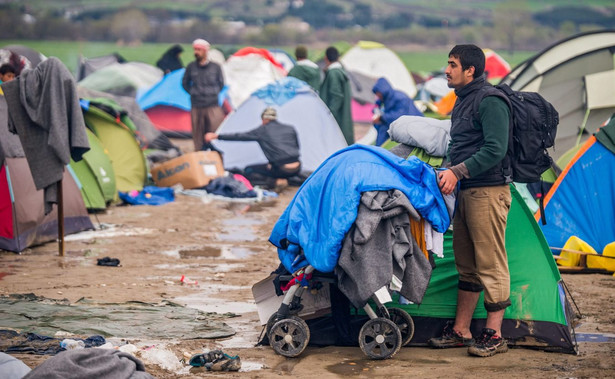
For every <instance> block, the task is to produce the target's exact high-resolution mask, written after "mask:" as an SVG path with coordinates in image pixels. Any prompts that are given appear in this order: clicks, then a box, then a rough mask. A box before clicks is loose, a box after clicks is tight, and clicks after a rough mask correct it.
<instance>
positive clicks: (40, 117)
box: [2, 57, 90, 214]
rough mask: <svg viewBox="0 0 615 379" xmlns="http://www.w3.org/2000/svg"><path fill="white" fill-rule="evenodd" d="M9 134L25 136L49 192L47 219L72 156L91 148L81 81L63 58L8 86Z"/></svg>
mask: <svg viewBox="0 0 615 379" xmlns="http://www.w3.org/2000/svg"><path fill="white" fill-rule="evenodd" d="M2 90H3V91H4V95H5V98H6V102H7V105H8V113H9V130H10V131H11V132H13V133H17V134H18V135H19V139H20V140H21V145H22V147H23V149H24V152H25V155H26V159H27V160H28V165H29V166H30V171H32V178H33V179H34V184H35V185H36V188H37V189H45V214H47V213H49V212H50V211H51V204H53V203H57V193H56V189H57V187H56V183H57V182H59V181H60V180H62V175H63V173H64V166H66V165H67V164H68V163H69V162H70V159H71V157H72V158H73V160H75V161H79V160H81V157H82V155H83V154H84V153H85V152H87V151H88V150H89V149H90V145H89V142H88V137H87V134H86V131H85V122H84V120H83V113H82V112H81V106H80V105H79V97H78V96H77V91H76V88H75V81H74V79H73V76H72V74H71V73H70V71H69V70H68V69H67V68H66V66H64V64H63V63H62V62H61V61H60V60H59V59H57V58H54V57H51V58H49V59H47V60H45V61H44V62H42V63H41V64H39V65H38V66H37V67H36V68H34V69H32V70H24V71H23V72H22V73H21V74H20V75H19V76H18V77H16V78H15V79H14V80H11V81H9V82H6V83H2Z"/></svg>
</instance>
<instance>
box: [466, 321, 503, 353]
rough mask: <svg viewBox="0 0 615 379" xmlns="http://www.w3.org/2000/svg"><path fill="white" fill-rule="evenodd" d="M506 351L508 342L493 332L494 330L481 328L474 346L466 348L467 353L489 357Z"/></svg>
mask: <svg viewBox="0 0 615 379" xmlns="http://www.w3.org/2000/svg"><path fill="white" fill-rule="evenodd" d="M507 351H508V343H506V340H505V339H504V338H502V337H500V336H498V335H496V334H495V330H493V329H489V328H483V331H482V333H481V334H480V337H478V339H477V340H476V344H475V345H474V346H470V347H469V348H468V354H470V355H475V356H477V357H491V356H494V355H496V354H497V353H505V352H507Z"/></svg>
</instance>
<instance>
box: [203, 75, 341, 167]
mask: <svg viewBox="0 0 615 379" xmlns="http://www.w3.org/2000/svg"><path fill="white" fill-rule="evenodd" d="M268 106H273V107H274V108H276V110H277V113H278V121H280V122H281V123H283V124H288V125H292V126H293V127H295V129H296V130H297V134H298V136H299V148H300V150H301V156H300V160H301V163H302V169H303V170H304V171H306V172H312V171H314V170H316V168H318V166H319V165H320V164H321V163H322V162H324V161H325V159H327V158H328V157H329V156H330V155H331V154H333V153H334V152H336V151H338V150H340V149H342V148H344V147H346V146H347V144H346V141H345V140H344V136H343V135H342V132H341V130H340V128H339V126H338V125H337V122H336V121H335V118H333V115H332V114H331V112H330V111H329V108H327V106H326V105H325V103H323V102H322V100H320V97H319V96H318V94H317V93H316V92H314V90H313V89H312V88H311V87H310V86H308V85H307V84H306V83H305V82H303V81H301V80H299V79H296V78H292V77H285V78H282V79H280V80H278V81H276V82H275V83H271V84H268V85H266V86H264V87H262V88H260V89H258V90H256V91H254V92H253V93H252V95H251V96H250V97H249V98H248V100H246V101H245V102H243V103H242V104H241V106H240V107H239V108H238V109H237V111H236V112H234V113H232V114H230V115H229V116H228V117H227V118H226V119H225V120H224V122H223V123H222V125H220V128H219V129H218V133H240V132H245V131H248V130H251V129H254V128H256V127H257V126H259V125H260V124H261V122H262V121H261V113H262V112H263V109H265V108H266V107H268ZM213 145H214V146H215V147H216V149H219V150H220V151H222V152H223V153H224V167H225V168H226V169H232V168H238V169H243V168H245V167H246V166H248V165H252V164H260V163H267V159H266V158H265V155H264V154H263V152H262V150H261V149H260V147H259V146H258V144H257V143H256V142H238V141H220V140H215V141H213Z"/></svg>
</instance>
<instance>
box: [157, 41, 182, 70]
mask: <svg viewBox="0 0 615 379" xmlns="http://www.w3.org/2000/svg"><path fill="white" fill-rule="evenodd" d="M183 51H184V49H183V48H182V47H181V45H178V44H175V45H173V46H171V47H170V48H169V49H168V50H167V51H165V52H164V54H162V57H160V59H158V61H157V62H156V66H157V67H158V68H159V69H161V70H162V71H163V72H164V74H165V75H166V74H168V73H170V72H171V71H175V70H179V69H180V68H184V64H183V63H182V60H181V59H180V57H179V56H180V55H181V53H182V52H183Z"/></svg>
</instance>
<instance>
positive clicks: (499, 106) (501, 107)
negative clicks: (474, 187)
mask: <svg viewBox="0 0 615 379" xmlns="http://www.w3.org/2000/svg"><path fill="white" fill-rule="evenodd" d="M478 112H479V114H480V125H479V127H482V130H483V138H484V144H483V146H481V148H480V149H479V150H478V151H477V152H476V154H474V155H472V156H471V157H470V158H468V159H466V160H465V161H464V162H463V163H465V165H466V167H467V168H468V171H469V173H470V177H474V176H476V175H480V174H481V173H483V172H485V171H486V170H488V169H490V168H491V167H493V166H495V165H496V164H498V163H499V162H501V161H502V159H504V157H505V156H506V151H507V150H508V127H509V125H508V124H509V121H510V109H509V108H508V105H507V104H506V103H505V102H504V100H502V99H500V98H498V97H497V96H487V97H485V98H484V99H483V101H481V103H480V105H479V107H478Z"/></svg>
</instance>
